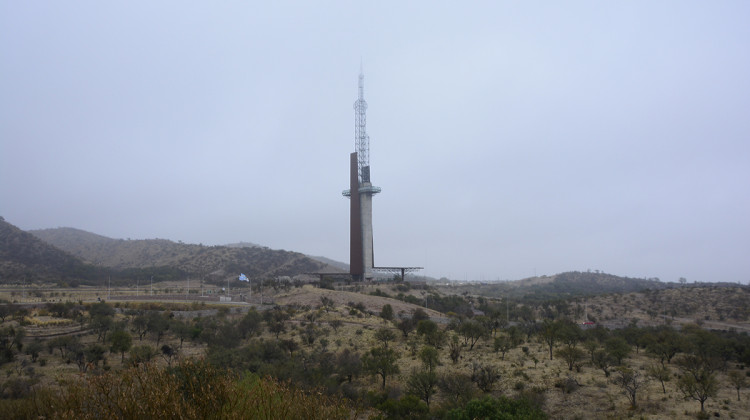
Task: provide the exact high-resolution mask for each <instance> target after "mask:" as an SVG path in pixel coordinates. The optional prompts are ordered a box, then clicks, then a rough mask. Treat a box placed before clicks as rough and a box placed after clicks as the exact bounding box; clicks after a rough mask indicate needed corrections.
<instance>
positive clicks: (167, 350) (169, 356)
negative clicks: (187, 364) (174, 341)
mask: <svg viewBox="0 0 750 420" xmlns="http://www.w3.org/2000/svg"><path fill="white" fill-rule="evenodd" d="M161 357H163V358H164V360H166V361H167V366H170V367H171V366H172V360H174V359H175V358H176V357H177V349H176V348H174V347H172V346H170V345H169V344H165V345H163V346H161Z"/></svg>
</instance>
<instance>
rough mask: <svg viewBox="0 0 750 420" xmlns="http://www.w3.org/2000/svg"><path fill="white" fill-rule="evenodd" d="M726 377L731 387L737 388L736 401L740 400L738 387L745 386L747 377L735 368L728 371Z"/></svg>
mask: <svg viewBox="0 0 750 420" xmlns="http://www.w3.org/2000/svg"><path fill="white" fill-rule="evenodd" d="M727 377H728V378H729V383H730V384H732V387H733V388H735V389H736V390H737V401H740V389H741V388H744V387H746V386H747V377H746V376H745V375H743V374H742V372H740V371H737V370H731V371H729V373H728V374H727Z"/></svg>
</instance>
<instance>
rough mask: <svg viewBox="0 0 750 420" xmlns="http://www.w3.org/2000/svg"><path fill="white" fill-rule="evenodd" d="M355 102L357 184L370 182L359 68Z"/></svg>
mask: <svg viewBox="0 0 750 420" xmlns="http://www.w3.org/2000/svg"><path fill="white" fill-rule="evenodd" d="M358 92H359V94H358V95H357V100H356V101H355V102H354V150H355V151H356V152H357V170H358V172H359V183H360V184H364V183H366V182H370V136H368V135H367V102H365V74H364V73H363V71H362V65H361V64H360V66H359V84H358Z"/></svg>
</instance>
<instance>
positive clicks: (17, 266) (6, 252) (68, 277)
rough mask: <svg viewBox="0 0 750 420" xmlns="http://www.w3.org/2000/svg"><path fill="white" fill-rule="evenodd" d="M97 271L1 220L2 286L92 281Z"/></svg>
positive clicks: (0, 266)
mask: <svg viewBox="0 0 750 420" xmlns="http://www.w3.org/2000/svg"><path fill="white" fill-rule="evenodd" d="M96 271H97V269H96V268H95V267H93V266H91V265H87V264H84V263H83V262H82V261H81V260H80V259H78V258H76V257H75V256H73V255H70V254H68V253H67V252H64V251H62V250H60V249H58V248H56V247H54V246H52V245H50V244H48V243H46V242H44V241H42V240H40V239H39V238H37V237H35V236H34V235H32V234H30V233H28V232H24V231H22V230H21V229H19V228H17V227H16V226H14V225H12V224H10V223H8V222H6V221H5V219H2V218H0V283H3V284H9V283H20V282H24V283H34V282H59V281H76V280H91V279H93V278H94V277H96Z"/></svg>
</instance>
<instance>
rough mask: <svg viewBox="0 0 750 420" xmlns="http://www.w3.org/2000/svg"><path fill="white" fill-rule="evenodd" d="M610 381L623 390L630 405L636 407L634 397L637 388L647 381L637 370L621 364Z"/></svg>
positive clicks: (636, 403)
mask: <svg viewBox="0 0 750 420" xmlns="http://www.w3.org/2000/svg"><path fill="white" fill-rule="evenodd" d="M612 382H613V383H614V384H615V385H617V386H619V387H620V388H622V390H623V391H624V392H625V395H626V396H627V397H628V400H629V401H630V407H631V408H636V407H637V406H638V402H637V399H636V398H637V394H638V390H639V389H641V388H643V386H644V385H646V384H647V383H648V379H647V378H644V377H643V376H642V375H641V373H640V372H638V371H634V370H632V369H629V368H626V367H623V366H621V367H619V368H617V373H616V375H615V378H614V379H613V380H612Z"/></svg>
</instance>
